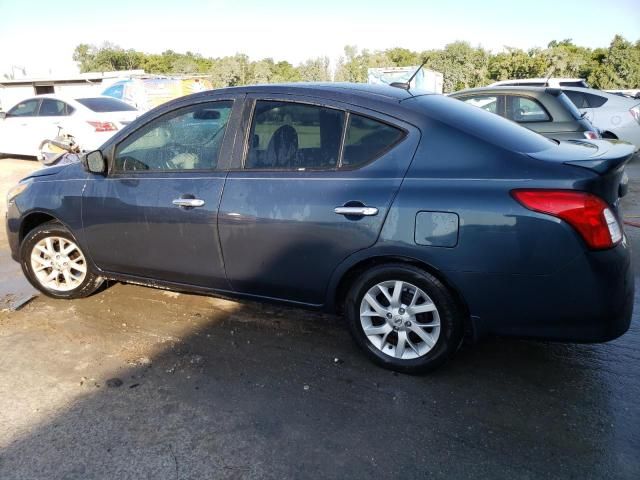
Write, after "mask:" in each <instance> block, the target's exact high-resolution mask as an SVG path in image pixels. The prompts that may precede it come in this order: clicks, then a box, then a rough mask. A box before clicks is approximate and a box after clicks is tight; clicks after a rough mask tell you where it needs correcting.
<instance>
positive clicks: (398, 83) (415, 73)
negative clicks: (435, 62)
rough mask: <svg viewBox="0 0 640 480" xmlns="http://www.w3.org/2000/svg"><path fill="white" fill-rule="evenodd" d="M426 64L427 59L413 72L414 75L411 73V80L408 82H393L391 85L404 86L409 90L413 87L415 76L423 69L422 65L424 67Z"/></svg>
mask: <svg viewBox="0 0 640 480" xmlns="http://www.w3.org/2000/svg"><path fill="white" fill-rule="evenodd" d="M426 64H427V61H426V60H425V61H424V62H422V63H421V64H420V66H419V67H418V68H417V70H416V71H415V72H413V75H411V76H410V77H409V80H407V81H406V82H391V83H390V84H389V85H390V86H392V87H396V88H402V89H403V90H406V91H409V89H410V88H411V81H412V80H413V79H414V78H416V75H418V72H419V71H420V70H422V67H424V66H425V65H426Z"/></svg>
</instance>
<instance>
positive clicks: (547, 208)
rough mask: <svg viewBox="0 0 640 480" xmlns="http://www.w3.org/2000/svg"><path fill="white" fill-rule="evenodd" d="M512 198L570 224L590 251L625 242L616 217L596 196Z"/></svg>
mask: <svg viewBox="0 0 640 480" xmlns="http://www.w3.org/2000/svg"><path fill="white" fill-rule="evenodd" d="M511 194H512V195H513V197H514V198H515V199H516V200H518V202H520V203H521V204H522V205H524V206H525V207H526V208H528V209H529V210H533V211H536V212H540V213H546V214H548V215H553V216H554V217H558V218H561V219H562V220H564V221H565V222H567V223H568V224H569V225H571V226H572V227H573V228H575V229H576V230H577V231H578V233H579V234H580V235H581V236H582V238H583V239H584V241H585V242H586V243H587V245H588V246H589V247H590V248H593V249H604V248H611V247H613V246H614V245H616V244H617V243H618V242H620V240H621V239H622V231H621V229H620V225H619V224H618V220H617V219H616V217H615V215H614V214H613V212H611V210H610V209H609V207H608V205H607V204H606V203H605V202H604V200H602V199H601V198H599V197H596V196H595V195H592V194H590V193H586V192H576V191H571V190H513V191H512V192H511Z"/></svg>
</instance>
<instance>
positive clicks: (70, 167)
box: [22, 154, 83, 181]
mask: <svg viewBox="0 0 640 480" xmlns="http://www.w3.org/2000/svg"><path fill="white" fill-rule="evenodd" d="M65 170H66V171H67V172H69V173H71V176H78V175H79V174H81V172H83V170H82V166H81V165H80V160H79V157H78V156H77V155H73V154H70V155H67V156H66V157H65V159H64V160H63V163H59V164H57V165H52V166H50V167H45V168H42V169H40V170H36V171H35V172H32V173H30V174H29V175H28V176H26V177H24V178H23V179H22V180H23V181H24V180H28V179H31V178H41V177H49V176H52V175H58V174H59V173H60V172H62V171H65ZM76 174H77V175H76Z"/></svg>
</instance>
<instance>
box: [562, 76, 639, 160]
mask: <svg viewBox="0 0 640 480" xmlns="http://www.w3.org/2000/svg"><path fill="white" fill-rule="evenodd" d="M562 91H563V92H564V93H565V94H566V95H567V96H568V97H569V99H570V100H571V101H572V102H573V104H574V105H575V106H576V107H578V110H580V111H581V112H583V113H585V114H586V117H587V118H588V119H589V120H590V121H591V123H592V124H593V126H594V127H596V128H598V129H599V130H600V132H601V133H602V138H613V139H619V140H624V141H625V142H629V143H633V144H634V145H635V146H636V150H638V149H640V100H638V99H634V98H627V97H622V96H620V95H615V94H613V93H607V92H604V91H602V90H596V89H593V88H571V87H563V88H562Z"/></svg>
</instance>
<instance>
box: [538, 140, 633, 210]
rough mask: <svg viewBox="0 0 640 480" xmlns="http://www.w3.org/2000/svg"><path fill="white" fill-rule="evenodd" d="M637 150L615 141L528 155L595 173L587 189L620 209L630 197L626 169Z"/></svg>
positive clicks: (571, 143)
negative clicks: (621, 201) (620, 201)
mask: <svg viewBox="0 0 640 480" xmlns="http://www.w3.org/2000/svg"><path fill="white" fill-rule="evenodd" d="M634 149H635V147H634V146H633V145H631V144H629V143H625V142H617V141H611V140H584V141H583V140H570V141H566V142H560V144H559V145H557V146H556V147H555V148H550V149H547V150H542V151H539V152H534V153H529V154H528V155H529V156H530V157H532V158H536V159H538V160H545V161H550V162H557V163H562V164H564V165H567V166H569V167H572V168H582V169H586V170H589V171H591V172H593V173H594V174H595V176H594V178H592V179H591V180H589V181H587V182H585V187H587V189H588V191H590V192H591V193H594V194H596V195H598V196H599V197H600V198H602V199H603V200H605V201H606V202H607V203H609V204H610V205H613V206H614V207H617V205H618V201H619V199H620V197H623V196H624V195H625V194H626V193H627V189H628V177H627V175H626V174H625V171H624V167H625V165H626V164H627V162H628V161H629V160H630V159H631V157H632V156H633V153H634Z"/></svg>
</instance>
